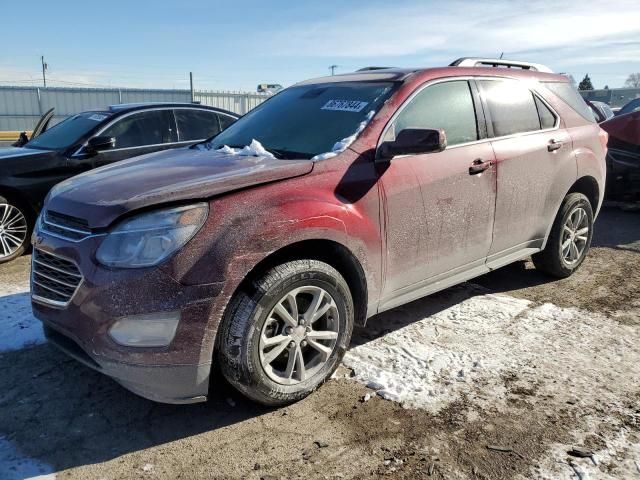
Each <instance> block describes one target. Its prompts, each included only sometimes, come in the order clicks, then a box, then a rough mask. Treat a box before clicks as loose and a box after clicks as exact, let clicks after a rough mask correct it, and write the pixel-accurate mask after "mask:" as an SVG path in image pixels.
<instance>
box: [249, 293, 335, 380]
mask: <svg viewBox="0 0 640 480" xmlns="http://www.w3.org/2000/svg"><path fill="white" fill-rule="evenodd" d="M338 328H339V313H338V307H337V305H336V302H335V300H334V299H333V297H332V296H331V295H330V294H329V293H328V292H327V291H326V290H324V289H323V288H320V287H316V286H304V287H298V288H295V289H293V290H291V291H289V292H288V293H287V294H286V295H284V296H283V297H282V298H281V299H280V300H279V301H278V303H277V304H276V306H275V307H274V308H273V309H272V310H271V312H270V313H269V316H268V317H267V319H266V321H265V323H264V325H263V327H262V331H261V333H260V341H259V349H260V351H259V355H260V364H261V365H262V368H263V369H264V371H265V373H266V374H267V376H268V377H269V378H270V379H271V380H273V381H274V382H276V383H279V384H282V385H294V384H297V383H300V382H303V381H305V380H307V379H309V378H311V377H313V376H314V375H315V374H316V373H317V372H318V371H319V370H320V369H321V368H322V367H323V366H324V365H325V364H326V363H327V361H328V360H329V357H330V356H331V354H332V353H333V351H334V349H335V346H336V343H337V339H338Z"/></svg>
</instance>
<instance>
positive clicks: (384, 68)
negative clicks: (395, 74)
mask: <svg viewBox="0 0 640 480" xmlns="http://www.w3.org/2000/svg"><path fill="white" fill-rule="evenodd" d="M387 68H393V67H363V68H359V69H358V70H356V72H370V71H371V70H386V69H387Z"/></svg>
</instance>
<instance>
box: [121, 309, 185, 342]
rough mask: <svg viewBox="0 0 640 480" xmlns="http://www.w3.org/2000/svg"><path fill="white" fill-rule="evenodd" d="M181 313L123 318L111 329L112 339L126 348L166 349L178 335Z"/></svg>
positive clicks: (161, 313) (159, 313)
mask: <svg viewBox="0 0 640 480" xmlns="http://www.w3.org/2000/svg"><path fill="white" fill-rule="evenodd" d="M179 321H180V312H158V313H148V314H144V315H134V316H131V317H122V318H119V319H118V320H116V322H115V323H114V324H113V325H112V326H111V328H110V329H109V335H110V336H111V338H112V339H113V340H114V341H115V342H116V343H119V344H120V345H124V346H126V347H166V346H167V345H169V344H170V343H171V341H172V340H173V337H175V335H176V329H177V328H178V322H179Z"/></svg>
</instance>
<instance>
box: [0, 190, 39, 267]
mask: <svg viewBox="0 0 640 480" xmlns="http://www.w3.org/2000/svg"><path fill="white" fill-rule="evenodd" d="M32 230H33V223H32V221H31V215H29V211H28V209H27V208H25V207H24V206H23V205H22V203H19V202H16V201H14V200H9V199H7V198H5V197H3V196H0V264H2V263H7V262H10V261H12V260H15V259H16V258H18V257H20V256H21V255H23V254H24V253H25V252H26V251H27V249H28V248H29V242H30V239H31V231H32ZM18 241H20V243H18Z"/></svg>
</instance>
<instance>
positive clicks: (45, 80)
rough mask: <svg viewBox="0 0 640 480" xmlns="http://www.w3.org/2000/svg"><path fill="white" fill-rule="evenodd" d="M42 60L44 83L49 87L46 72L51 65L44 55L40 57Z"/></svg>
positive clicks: (45, 86)
mask: <svg viewBox="0 0 640 480" xmlns="http://www.w3.org/2000/svg"><path fill="white" fill-rule="evenodd" d="M40 60H41V61H42V83H43V84H44V88H47V74H46V73H45V72H46V71H47V69H48V68H49V65H47V64H46V63H45V61H44V55H43V56H41V57H40Z"/></svg>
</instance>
